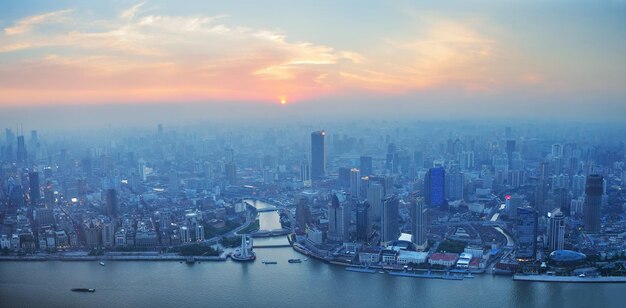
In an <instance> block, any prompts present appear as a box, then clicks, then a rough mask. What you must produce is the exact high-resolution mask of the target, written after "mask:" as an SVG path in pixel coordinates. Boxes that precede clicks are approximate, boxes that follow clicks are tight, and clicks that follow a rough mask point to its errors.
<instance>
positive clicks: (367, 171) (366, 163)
mask: <svg viewBox="0 0 626 308" xmlns="http://www.w3.org/2000/svg"><path fill="white" fill-rule="evenodd" d="M359 167H360V169H361V175H363V176H367V175H372V174H374V173H373V172H374V168H373V165H372V157H371V156H361V164H360V166H359Z"/></svg>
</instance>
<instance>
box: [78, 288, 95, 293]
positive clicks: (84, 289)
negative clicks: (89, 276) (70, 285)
mask: <svg viewBox="0 0 626 308" xmlns="http://www.w3.org/2000/svg"><path fill="white" fill-rule="evenodd" d="M72 292H91V293H93V292H96V289H88V288H74V289H72Z"/></svg>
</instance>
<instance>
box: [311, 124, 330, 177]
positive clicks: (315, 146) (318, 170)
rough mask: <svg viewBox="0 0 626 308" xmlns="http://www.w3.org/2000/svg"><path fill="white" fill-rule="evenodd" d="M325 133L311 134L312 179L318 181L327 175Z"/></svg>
mask: <svg viewBox="0 0 626 308" xmlns="http://www.w3.org/2000/svg"><path fill="white" fill-rule="evenodd" d="M325 137H326V132H325V131H323V130H322V131H317V132H313V133H311V178H313V179H314V180H318V179H321V178H323V177H324V175H325V174H326V144H325V141H324V138H325Z"/></svg>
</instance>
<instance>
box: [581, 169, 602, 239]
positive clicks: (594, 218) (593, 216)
mask: <svg viewBox="0 0 626 308" xmlns="http://www.w3.org/2000/svg"><path fill="white" fill-rule="evenodd" d="M603 185H604V178H603V177H602V176H601V175H598V174H592V175H589V176H588V177H587V185H586V187H585V204H584V205H583V215H584V216H585V217H584V220H583V221H584V226H585V231H587V232H590V233H598V232H600V214H601V212H602V190H603Z"/></svg>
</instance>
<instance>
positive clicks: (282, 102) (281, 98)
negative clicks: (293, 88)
mask: <svg viewBox="0 0 626 308" xmlns="http://www.w3.org/2000/svg"><path fill="white" fill-rule="evenodd" d="M280 103H281V105H286V104H287V98H286V97H284V96H281V97H280Z"/></svg>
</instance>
